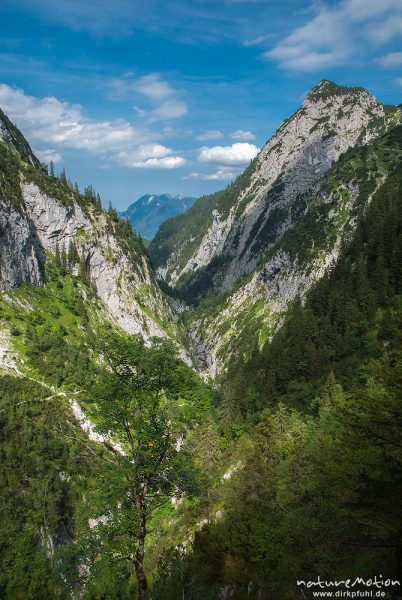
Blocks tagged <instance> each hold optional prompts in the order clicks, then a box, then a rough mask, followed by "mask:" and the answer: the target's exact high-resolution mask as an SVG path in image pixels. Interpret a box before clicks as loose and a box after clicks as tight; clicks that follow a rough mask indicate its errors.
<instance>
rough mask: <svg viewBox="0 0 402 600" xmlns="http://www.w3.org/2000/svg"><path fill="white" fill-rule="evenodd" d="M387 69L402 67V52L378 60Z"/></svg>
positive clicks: (392, 53) (391, 53)
mask: <svg viewBox="0 0 402 600" xmlns="http://www.w3.org/2000/svg"><path fill="white" fill-rule="evenodd" d="M378 62H379V63H380V65H382V66H383V67H385V68H386V69H394V68H396V67H400V66H401V65H402V52H390V53H389V54H386V55H385V56H383V57H382V58H380V59H379V60H378Z"/></svg>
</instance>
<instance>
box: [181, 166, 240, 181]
mask: <svg viewBox="0 0 402 600" xmlns="http://www.w3.org/2000/svg"><path fill="white" fill-rule="evenodd" d="M238 174H239V173H238V171H236V170H232V169H230V168H225V167H222V168H221V169H218V170H217V171H214V172H213V173H197V172H192V173H190V174H189V175H187V176H186V177H183V179H201V180H202V181H232V180H233V179H235V177H237V175H238Z"/></svg>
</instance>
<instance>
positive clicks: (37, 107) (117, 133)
mask: <svg viewBox="0 0 402 600" xmlns="http://www.w3.org/2000/svg"><path fill="white" fill-rule="evenodd" d="M0 106H1V107H2V108H3V110H4V111H5V112H6V113H7V114H8V115H9V117H10V118H11V119H12V120H13V121H15V122H16V124H17V126H18V127H21V129H22V130H23V131H24V132H25V133H26V135H27V136H28V138H29V140H32V141H33V143H34V145H35V146H36V145H38V146H39V148H38V149H36V148H35V150H36V152H37V154H38V156H40V157H41V158H42V160H53V161H54V162H60V161H61V160H62V157H61V154H60V152H59V148H71V149H75V150H85V151H87V152H90V153H92V154H96V155H99V156H102V158H104V159H106V160H108V159H109V160H110V159H112V160H114V161H117V162H119V163H120V164H123V165H125V166H132V167H136V168H138V167H140V166H143V167H145V168H157V167H158V168H165V169H166V168H170V169H171V168H175V167H178V166H181V165H182V164H184V162H183V161H184V159H183V158H181V157H178V156H173V155H174V151H173V150H171V149H170V148H167V147H166V146H163V145H161V144H157V143H154V140H155V139H156V138H158V137H160V134H157V133H154V132H152V131H150V130H149V129H147V128H145V127H143V126H141V127H133V125H131V124H130V123H128V122H127V121H125V120H123V119H117V120H115V121H95V120H93V119H89V118H88V117H87V116H86V115H85V114H84V113H83V110H82V107H81V106H79V105H78V104H69V103H67V102H63V101H60V100H58V99H57V98H54V97H47V98H41V99H40V98H35V97H34V96H29V95H27V94H25V93H24V92H23V91H22V90H19V89H16V88H12V87H10V86H8V85H6V84H0ZM50 144H51V145H52V146H53V145H54V146H56V147H57V148H56V149H52V150H48V149H46V146H49V145H50ZM42 145H43V146H45V147H44V148H42V149H41V146H42ZM128 157H129V158H128Z"/></svg>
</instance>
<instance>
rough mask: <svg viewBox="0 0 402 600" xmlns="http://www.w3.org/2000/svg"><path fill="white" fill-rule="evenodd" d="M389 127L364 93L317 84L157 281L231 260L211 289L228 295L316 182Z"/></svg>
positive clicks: (292, 217) (276, 237) (173, 281)
mask: <svg viewBox="0 0 402 600" xmlns="http://www.w3.org/2000/svg"><path fill="white" fill-rule="evenodd" d="M386 121H387V118H386V115H385V111H384V107H383V106H382V104H381V103H380V102H378V101H377V100H376V99H375V98H374V97H373V96H372V95H371V94H369V93H368V92H367V91H366V90H363V89H360V88H339V87H338V86H335V85H334V84H331V83H330V82H327V81H323V82H321V83H320V84H319V85H318V86H317V87H316V88H315V89H314V90H313V92H312V93H311V94H309V96H308V97H307V98H306V100H305V101H304V102H303V104H302V106H301V108H300V109H299V110H298V111H297V112H295V113H294V114H293V115H292V117H290V119H288V120H286V121H284V122H283V123H282V125H281V126H280V127H279V129H278V130H277V132H276V133H275V134H274V136H273V137H272V138H271V139H270V140H269V141H268V143H267V144H266V145H265V146H264V148H263V149H262V150H261V152H260V154H259V156H258V159H257V165H256V169H255V171H254V173H253V175H252V176H251V179H250V181H249V183H248V185H247V186H246V187H245V188H244V189H243V190H241V192H240V193H239V195H238V197H237V199H236V200H235V202H234V204H233V206H232V207H231V209H230V210H229V212H228V214H219V212H218V211H215V213H214V215H213V219H212V222H211V224H210V226H209V227H208V229H207V231H206V233H205V234H204V236H203V238H202V240H201V242H200V243H199V244H198V245H197V246H196V247H194V248H193V252H192V256H191V257H190V258H189V259H188V260H187V261H186V263H185V264H184V265H182V266H181V267H180V268H178V264H180V249H178V250H177V249H175V252H174V253H172V256H171V257H170V258H169V259H168V260H167V263H166V264H165V265H162V266H161V267H160V268H159V271H158V274H159V275H160V276H164V277H165V278H166V280H167V281H168V282H169V283H170V284H173V285H174V284H176V283H177V282H178V281H179V280H180V278H181V277H183V276H184V275H188V273H192V272H196V271H198V270H199V269H201V268H205V267H207V266H208V265H209V263H210V262H211V261H212V260H213V259H214V258H215V257H217V256H220V255H225V256H230V257H232V259H231V261H229V262H228V263H227V264H225V267H224V269H223V270H222V272H220V273H219V276H218V278H216V282H215V283H216V287H217V290H218V291H228V290H230V289H231V288H232V286H233V285H234V284H235V282H236V281H237V280H238V279H239V278H240V277H242V276H243V275H246V274H248V273H250V272H251V271H253V270H254V268H255V267H256V265H257V263H258V262H259V260H260V258H261V256H263V255H264V254H266V253H267V252H268V251H269V249H270V248H271V247H272V246H273V245H274V244H275V243H276V242H277V241H278V240H279V239H280V238H281V237H282V235H283V233H284V232H285V231H286V230H287V229H288V228H289V227H290V226H292V223H293V222H294V220H295V219H297V215H298V205H300V201H301V198H302V197H303V195H305V194H306V193H307V192H308V190H309V189H311V187H312V186H313V185H314V183H315V182H316V181H317V180H318V179H320V178H321V177H322V176H323V174H324V173H325V172H326V171H327V170H328V169H329V168H330V167H331V165H332V164H333V163H334V162H336V161H337V160H338V158H339V156H340V155H341V154H342V153H343V152H345V151H346V150H347V149H348V148H350V147H352V146H355V145H356V144H358V143H366V142H368V141H369V140H371V139H372V138H374V137H376V136H378V135H379V134H380V133H381V132H382V131H385V128H386V126H387V122H386Z"/></svg>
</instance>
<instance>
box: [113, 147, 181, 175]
mask: <svg viewBox="0 0 402 600" xmlns="http://www.w3.org/2000/svg"><path fill="white" fill-rule="evenodd" d="M172 154H173V150H172V149H171V148H167V147H166V146H163V145H162V144H144V145H142V146H140V147H139V148H137V149H134V150H133V151H132V152H120V153H119V155H118V160H119V162H120V164H122V165H124V166H126V167H132V168H135V169H140V168H145V169H176V168H178V167H182V166H183V165H184V164H185V163H186V161H185V160H184V158H182V157H181V156H172Z"/></svg>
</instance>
